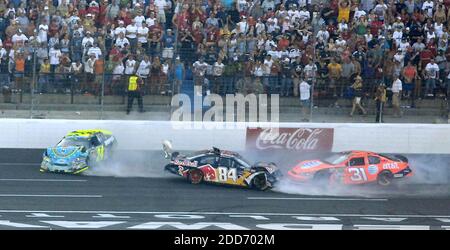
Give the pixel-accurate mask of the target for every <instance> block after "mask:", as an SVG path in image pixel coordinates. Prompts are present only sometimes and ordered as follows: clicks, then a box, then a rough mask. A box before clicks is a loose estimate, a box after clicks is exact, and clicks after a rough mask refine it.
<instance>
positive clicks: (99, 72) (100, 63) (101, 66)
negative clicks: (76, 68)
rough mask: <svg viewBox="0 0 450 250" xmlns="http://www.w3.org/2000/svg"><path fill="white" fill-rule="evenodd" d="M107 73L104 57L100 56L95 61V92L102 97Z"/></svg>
mask: <svg viewBox="0 0 450 250" xmlns="http://www.w3.org/2000/svg"><path fill="white" fill-rule="evenodd" d="M104 72H105V61H104V60H103V57H102V56H99V58H97V59H95V61H94V75H95V82H94V86H93V91H94V94H95V95H100V94H101V93H100V90H101V89H102V87H101V86H102V84H103V74H104Z"/></svg>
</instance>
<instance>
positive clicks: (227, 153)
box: [193, 149, 242, 158]
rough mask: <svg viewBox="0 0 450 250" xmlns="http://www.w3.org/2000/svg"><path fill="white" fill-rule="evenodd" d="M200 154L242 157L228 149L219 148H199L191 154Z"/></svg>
mask: <svg viewBox="0 0 450 250" xmlns="http://www.w3.org/2000/svg"><path fill="white" fill-rule="evenodd" d="M201 155H218V156H223V157H236V158H242V157H241V155H240V154H239V153H236V152H233V151H228V150H219V149H207V150H201V151H197V152H195V153H194V155H193V156H201Z"/></svg>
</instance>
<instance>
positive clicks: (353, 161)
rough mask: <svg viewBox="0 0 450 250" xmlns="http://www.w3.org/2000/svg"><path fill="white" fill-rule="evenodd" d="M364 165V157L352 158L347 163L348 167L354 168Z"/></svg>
mask: <svg viewBox="0 0 450 250" xmlns="http://www.w3.org/2000/svg"><path fill="white" fill-rule="evenodd" d="M364 165H366V164H365V163H364V157H356V158H352V159H350V161H349V166H351V167H354V166H364Z"/></svg>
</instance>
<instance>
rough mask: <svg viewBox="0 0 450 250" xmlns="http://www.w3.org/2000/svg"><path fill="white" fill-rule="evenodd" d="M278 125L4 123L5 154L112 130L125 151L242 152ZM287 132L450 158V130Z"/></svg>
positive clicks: (336, 145)
mask: <svg viewBox="0 0 450 250" xmlns="http://www.w3.org/2000/svg"><path fill="white" fill-rule="evenodd" d="M272 125H274V124H270V123H266V124H251V123H250V124H243V123H236V124H230V123H229V124H218V123H173V122H169V121H117V120H116V121H105V120H29V119H3V120H0V148H45V147H48V146H51V145H55V144H56V143H57V142H58V141H59V140H60V139H61V138H62V137H63V136H64V135H65V134H66V133H67V132H70V131H73V130H77V129H97V128H99V129H108V130H111V131H112V132H113V133H114V135H115V136H116V138H117V140H118V141H119V149H123V150H159V149H161V142H162V141H163V140H165V139H169V140H171V141H172V143H173V145H174V148H175V149H177V150H199V149H205V148H211V147H212V146H216V147H219V148H224V149H230V150H237V151H242V150H245V148H246V143H247V138H246V134H247V127H258V126H262V127H270V126H272ZM279 126H280V127H282V128H318V129H320V128H328V129H330V128H332V129H333V134H334V135H333V137H334V138H333V140H332V143H333V144H332V147H331V151H334V152H337V151H345V150H370V151H375V152H384V153H405V154H409V153H411V154H424V153H425V154H450V125H445V124H442V125H441V124H430V125H425V124H354V123H352V124H343V123H281V124H279Z"/></svg>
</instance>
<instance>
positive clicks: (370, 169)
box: [367, 165, 378, 175]
mask: <svg viewBox="0 0 450 250" xmlns="http://www.w3.org/2000/svg"><path fill="white" fill-rule="evenodd" d="M367 171H368V172H369V174H372V175H374V174H377V173H378V167H377V166H376V165H369V167H367Z"/></svg>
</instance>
